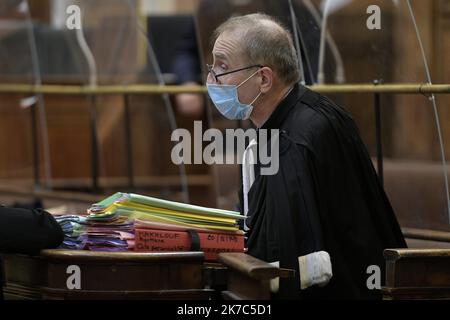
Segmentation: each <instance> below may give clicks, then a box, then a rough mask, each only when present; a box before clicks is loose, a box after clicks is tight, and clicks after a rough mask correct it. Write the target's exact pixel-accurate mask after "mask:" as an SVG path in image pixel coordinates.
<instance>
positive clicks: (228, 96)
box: [206, 70, 262, 120]
mask: <svg viewBox="0 0 450 320" xmlns="http://www.w3.org/2000/svg"><path fill="white" fill-rule="evenodd" d="M258 71H259V70H258ZM258 71H256V72H255V73H253V74H252V75H251V76H250V77H248V78H247V79H246V80H244V81H243V82H242V83H241V84H239V85H225V84H206V86H207V88H208V94H209V96H210V98H211V100H212V101H213V103H214V105H215V106H216V108H217V110H219V112H220V113H221V114H222V115H223V116H224V117H226V118H228V119H230V120H247V119H248V118H250V115H251V114H252V111H253V106H252V104H253V103H255V101H256V100H257V99H258V98H259V96H260V95H261V93H262V92H260V93H259V94H258V95H257V96H256V98H255V99H254V100H253V101H252V102H251V103H250V104H243V103H241V102H240V101H239V96H238V88H239V87H240V86H242V85H243V84H244V83H246V82H247V81H248V80H249V79H251V78H252V77H253V76H254V75H255V74H257V73H258Z"/></svg>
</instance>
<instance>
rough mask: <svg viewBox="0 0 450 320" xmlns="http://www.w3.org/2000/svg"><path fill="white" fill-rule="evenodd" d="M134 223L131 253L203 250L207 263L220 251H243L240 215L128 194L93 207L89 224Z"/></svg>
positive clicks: (121, 194)
mask: <svg viewBox="0 0 450 320" xmlns="http://www.w3.org/2000/svg"><path fill="white" fill-rule="evenodd" d="M118 217H121V218H126V219H127V221H134V231H135V239H134V241H135V243H134V250H135V251H141V252H155V251H159V252H160V251H199V250H201V251H204V252H205V258H206V260H216V259H217V255H218V253H220V252H236V251H238V252H243V251H244V233H243V232H242V231H241V230H240V229H239V226H238V221H239V220H242V219H243V218H244V217H243V216H242V215H241V214H239V212H234V211H228V210H221V209H215V208H206V207H201V206H196V205H190V204H184V203H179V202H173V201H167V200H162V199H158V198H152V197H147V196H142V195H137V194H131V193H116V194H114V195H112V196H110V197H108V198H106V199H104V200H103V201H101V202H99V203H96V204H93V205H92V206H91V208H89V210H88V216H87V217H86V220H87V221H89V222H90V223H93V222H96V223H105V222H108V221H116V219H118Z"/></svg>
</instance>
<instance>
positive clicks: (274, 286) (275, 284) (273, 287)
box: [269, 261, 280, 293]
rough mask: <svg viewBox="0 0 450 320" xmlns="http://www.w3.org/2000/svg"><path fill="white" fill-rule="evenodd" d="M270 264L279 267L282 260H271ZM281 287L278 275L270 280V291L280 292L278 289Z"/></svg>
mask: <svg viewBox="0 0 450 320" xmlns="http://www.w3.org/2000/svg"><path fill="white" fill-rule="evenodd" d="M269 264H271V265H273V266H274V267H277V268H279V267H280V261H275V262H270V263H269ZM279 289H280V277H276V278H273V279H271V280H270V292H272V293H278V290H279Z"/></svg>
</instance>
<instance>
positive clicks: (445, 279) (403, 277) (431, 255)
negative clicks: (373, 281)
mask: <svg viewBox="0 0 450 320" xmlns="http://www.w3.org/2000/svg"><path fill="white" fill-rule="evenodd" d="M384 256H385V260H386V284H385V286H384V287H383V288H382V292H383V298H384V299H389V300H400V299H450V250H449V249H388V250H385V251H384Z"/></svg>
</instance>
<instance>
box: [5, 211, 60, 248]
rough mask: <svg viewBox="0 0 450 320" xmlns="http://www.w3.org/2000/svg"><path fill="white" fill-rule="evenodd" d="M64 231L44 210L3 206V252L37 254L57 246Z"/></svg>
mask: <svg viewBox="0 0 450 320" xmlns="http://www.w3.org/2000/svg"><path fill="white" fill-rule="evenodd" d="M63 240H64V233H63V231H62V229H61V227H60V225H59V224H58V223H57V222H56V220H55V218H54V217H53V216H52V215H51V214H50V213H48V212H46V211H44V210H42V209H19V208H7V207H0V253H24V254H36V253H39V251H40V250H42V249H51V248H56V247H58V246H59V245H60V244H61V243H62V241H63Z"/></svg>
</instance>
